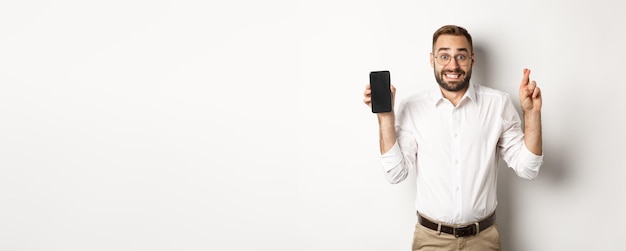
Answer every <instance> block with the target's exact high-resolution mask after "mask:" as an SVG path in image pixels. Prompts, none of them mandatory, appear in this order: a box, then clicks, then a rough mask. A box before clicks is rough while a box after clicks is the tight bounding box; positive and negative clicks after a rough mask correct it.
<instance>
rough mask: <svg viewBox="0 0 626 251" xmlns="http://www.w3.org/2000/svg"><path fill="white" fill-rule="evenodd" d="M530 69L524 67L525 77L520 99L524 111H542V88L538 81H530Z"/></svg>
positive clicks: (520, 89)
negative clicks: (538, 85)
mask: <svg viewBox="0 0 626 251" xmlns="http://www.w3.org/2000/svg"><path fill="white" fill-rule="evenodd" d="M529 77H530V70H529V69H524V77H522V83H521V84H520V86H519V101H520V105H521V106H522V110H524V113H527V112H541V89H539V87H537V83H536V82H535V81H534V80H533V81H530V79H529Z"/></svg>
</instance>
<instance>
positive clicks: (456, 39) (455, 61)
mask: <svg viewBox="0 0 626 251" xmlns="http://www.w3.org/2000/svg"><path fill="white" fill-rule="evenodd" d="M430 64H431V66H432V67H433V68H434V70H435V79H437V83H439V86H441V88H443V89H445V90H447V91H451V92H458V91H463V90H465V88H467V86H468V85H469V81H470V78H471V76H472V65H473V64H474V53H473V52H472V51H471V48H470V45H469V42H468V41H467V38H465V37H464V36H456V35H441V36H439V38H437V41H436V42H435V45H434V46H433V53H431V54H430Z"/></svg>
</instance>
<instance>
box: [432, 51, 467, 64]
mask: <svg viewBox="0 0 626 251" xmlns="http://www.w3.org/2000/svg"><path fill="white" fill-rule="evenodd" d="M452 58H453V57H452V56H450V55H448V54H439V56H437V63H439V64H440V65H447V64H448V63H450V61H451V60H452ZM454 59H455V60H456V62H457V64H459V65H462V66H465V65H467V64H468V63H469V57H468V56H467V55H465V54H459V55H456V56H454Z"/></svg>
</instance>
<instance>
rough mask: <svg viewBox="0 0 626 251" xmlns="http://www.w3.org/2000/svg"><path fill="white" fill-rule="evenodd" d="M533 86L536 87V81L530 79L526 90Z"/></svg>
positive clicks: (532, 88) (531, 88)
mask: <svg viewBox="0 0 626 251" xmlns="http://www.w3.org/2000/svg"><path fill="white" fill-rule="evenodd" d="M535 87H537V82H535V80H533V81H531V82H530V84H528V87H527V88H528V90H534V89H535Z"/></svg>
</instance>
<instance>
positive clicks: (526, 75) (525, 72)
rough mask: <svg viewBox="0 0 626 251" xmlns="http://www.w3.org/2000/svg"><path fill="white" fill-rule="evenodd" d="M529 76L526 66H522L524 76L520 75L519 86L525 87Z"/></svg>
mask: <svg viewBox="0 0 626 251" xmlns="http://www.w3.org/2000/svg"><path fill="white" fill-rule="evenodd" d="M529 76H530V70H529V69H527V68H524V76H523V77H522V83H521V84H520V87H525V86H526V85H528V79H529Z"/></svg>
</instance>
